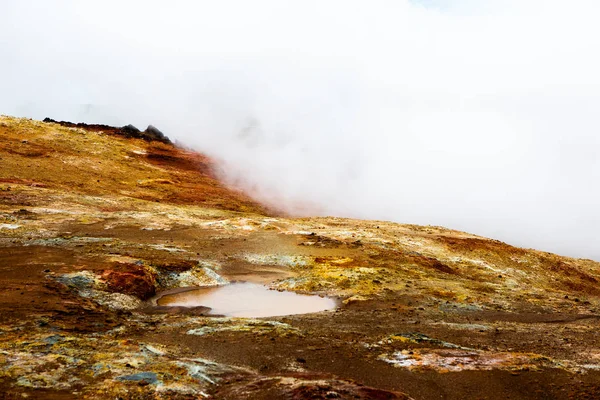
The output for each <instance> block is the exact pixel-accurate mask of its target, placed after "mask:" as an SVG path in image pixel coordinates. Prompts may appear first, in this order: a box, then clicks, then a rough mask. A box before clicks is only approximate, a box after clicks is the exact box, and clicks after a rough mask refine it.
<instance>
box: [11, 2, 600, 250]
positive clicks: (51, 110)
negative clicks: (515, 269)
mask: <svg viewBox="0 0 600 400" xmlns="http://www.w3.org/2000/svg"><path fill="white" fill-rule="evenodd" d="M0 16H1V18H2V23H1V24H0V113H3V114H12V115H19V116H30V117H33V118H38V119H41V118H44V117H46V116H49V117H51V118H54V119H66V120H73V121H85V122H99V123H107V124H116V125H124V124H127V123H133V124H135V125H138V127H140V128H142V129H143V128H144V127H145V126H146V125H147V124H154V125H156V126H158V127H159V128H160V129H162V130H163V131H164V132H165V133H166V134H168V135H169V136H170V137H171V138H175V139H177V140H179V141H181V142H182V143H184V144H186V145H189V146H193V147H195V148H196V149H198V150H201V151H204V152H207V153H209V154H211V155H212V156H215V157H217V158H219V159H220V160H222V161H223V163H224V169H223V173H224V175H225V178H226V179H228V180H230V181H231V182H235V183H237V184H239V185H240V186H243V187H245V188H246V189H248V190H251V191H252V192H253V193H254V194H255V195H257V196H259V197H261V198H263V199H266V200H267V201H272V202H275V203H277V204H278V205H280V206H281V205H283V206H285V207H287V208H288V209H289V210H291V211H298V212H300V211H302V212H307V213H311V214H315V213H318V214H326V215H340V216H350V217H360V218H368V219H389V220H394V221H398V222H410V223H419V224H434V225H443V226H447V227H450V228H455V229H460V230H465V231H469V232H473V233H477V234H481V235H484V236H490V237H494V238H497V239H500V240H503V241H506V242H508V243H511V244H515V245H519V246H524V247H535V248H539V249H542V250H548V251H553V252H558V253H561V254H565V255H572V256H576V257H587V258H594V259H597V260H600V245H599V244H598V243H599V237H600V235H599V234H598V232H599V230H600V210H599V207H598V205H599V204H600V185H599V184H598V182H599V181H600V157H599V155H598V154H599V150H600V120H599V119H600V113H599V108H600V52H599V51H598V50H599V49H600V24H598V21H599V20H600V2H597V1H587V0H570V1H558V0H539V1H537V0H519V1H517V0H504V1H502V0H489V1H483V0H480V1H475V0H463V1H460V0H456V1H452V0H446V1H443V0H421V1H416V0H415V1H407V0H394V1H392V0H387V1H384V0H381V1H376V0H374V1H352V0H346V1H342V0H332V1H311V0H304V1H276V0H253V1H242V0H238V1H235V0H223V1H218V2H217V1H183V0H182V1H173V2H169V3H167V2H164V1H133V0H131V1H112V0H109V1H92V0H89V1H85V2H82V1H75V0H72V1H66V0H65V1H60V0H57V1H53V2H47V1H34V0H29V1H27V0H23V1H16V0H3V1H0Z"/></svg>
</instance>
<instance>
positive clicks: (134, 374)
mask: <svg viewBox="0 0 600 400" xmlns="http://www.w3.org/2000/svg"><path fill="white" fill-rule="evenodd" d="M0 163H1V166H2V169H1V172H0V273H1V275H0V280H1V283H2V285H3V290H2V291H0V386H1V389H2V391H3V392H4V393H7V396H15V397H19V396H21V394H25V395H31V396H33V397H38V398H39V397H45V398H52V397H55V398H69V397H74V398H77V397H81V396H88V397H92V398H104V397H105V396H106V394H107V393H108V394H110V395H113V396H115V397H121V398H154V397H158V398H161V397H162V398H197V397H198V396H206V397H211V396H212V397H214V398H265V399H267V398H278V397H284V398H335V397H336V396H337V397H338V398H405V395H404V394H402V393H406V394H407V395H409V396H411V397H413V398H417V399H428V398H448V399H464V398H508V397H512V398H586V397H585V396H588V398H595V397H594V396H597V395H598V393H599V390H600V383H599V378H600V373H599V372H598V370H599V369H600V337H599V333H598V332H599V330H598V327H599V326H598V325H599V322H598V310H599V307H600V297H599V296H598V294H599V292H598V290H599V289H598V279H600V264H599V263H596V262H594V261H591V260H580V259H572V258H566V257H560V256H557V255H553V254H549V253H544V252H538V251H534V250H525V249H520V248H515V247H512V246H509V245H507V244H504V243H501V242H498V241H494V240H489V239H485V238H481V237H477V236H474V235H470V234H466V233H462V232H457V231H452V230H449V229H445V228H440V227H422V226H414V225H401V224H393V223H388V222H382V221H358V220H349V219H341V218H305V219H293V218H282V217H277V216H274V215H267V214H268V212H267V211H266V210H264V209H263V208H262V207H261V206H260V205H258V204H256V203H254V202H253V201H252V200H250V199H248V198H247V197H245V196H244V195H243V194H242V193H240V192H237V191H235V190H231V189H229V188H227V187H225V186H224V185H223V184H221V183H220V182H218V181H217V180H216V179H215V178H214V177H213V176H212V175H211V173H210V160H208V159H207V158H206V157H203V156H202V155H199V154H196V153H193V152H189V151H184V150H181V149H179V148H177V147H174V146H172V145H169V144H165V143H159V142H147V141H144V140H141V139H135V138H124V137H120V136H118V135H117V136H115V135H113V134H111V133H110V132H103V131H100V130H98V129H89V130H86V129H82V128H69V127H63V126H60V125H57V124H53V123H42V122H37V121H31V120H25V119H16V118H10V117H2V118H0ZM231 280H247V281H253V282H260V283H266V284H269V285H270V286H272V287H273V288H277V289H280V290H283V289H286V290H293V291H298V292H307V293H317V294H323V295H329V296H335V297H337V298H339V301H340V304H341V305H340V308H339V309H338V310H336V311H333V312H323V313H315V314H307V315H296V316H289V317H277V318H263V319H245V318H219V317H217V318H215V317H208V316H206V315H205V314H206V310H205V309H203V308H202V307H197V308H194V309H185V308H165V307H157V306H156V305H155V304H154V303H153V301H152V299H153V296H155V295H156V294H157V293H160V292H161V291H164V290H178V288H182V287H187V286H198V285H215V284H223V283H226V282H227V281H231ZM363 384H364V385H367V386H362V385H363Z"/></svg>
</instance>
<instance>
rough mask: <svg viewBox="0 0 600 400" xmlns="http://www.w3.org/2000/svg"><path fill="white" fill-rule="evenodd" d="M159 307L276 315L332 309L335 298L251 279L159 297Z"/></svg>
mask: <svg viewBox="0 0 600 400" xmlns="http://www.w3.org/2000/svg"><path fill="white" fill-rule="evenodd" d="M157 304H158V305H159V306H171V307H197V306H204V307H210V308H211V311H210V314H212V315H225V316H228V317H244V318H257V317H275V316H282V315H292V314H307V313H313V312H319V311H325V310H332V309H334V308H335V307H336V306H337V303H336V301H335V300H333V299H330V298H327V297H319V296H309V295H300V294H297V293H293V292H279V291H277V290H270V289H269V288H268V287H266V286H263V285H258V284H256V283H250V282H237V283H232V284H230V285H225V286H217V287H211V288H199V289H193V290H189V291H186V292H179V293H175V294H167V295H164V296H162V297H161V298H159V299H158V301H157Z"/></svg>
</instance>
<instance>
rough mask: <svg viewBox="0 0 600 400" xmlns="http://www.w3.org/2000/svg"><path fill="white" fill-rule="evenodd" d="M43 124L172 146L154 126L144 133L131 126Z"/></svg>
mask: <svg viewBox="0 0 600 400" xmlns="http://www.w3.org/2000/svg"><path fill="white" fill-rule="evenodd" d="M43 122H46V123H53V124H58V125H61V126H66V127H69V128H81V129H85V130H88V131H96V132H98V131H102V132H105V133H108V134H113V135H120V136H125V137H127V138H136V139H143V140H145V141H147V142H162V143H166V144H172V143H171V140H170V139H169V138H168V137H167V136H165V134H164V133H162V132H161V131H160V130H159V129H158V128H156V127H155V126H153V125H148V128H146V130H145V131H143V132H142V131H140V130H139V129H138V128H136V127H135V126H133V125H131V124H129V125H125V126H123V127H120V128H119V127H114V126H110V125H103V124H86V123H83V122H78V123H73V122H69V121H56V120H54V119H52V118H48V117H46V118H44V121H43Z"/></svg>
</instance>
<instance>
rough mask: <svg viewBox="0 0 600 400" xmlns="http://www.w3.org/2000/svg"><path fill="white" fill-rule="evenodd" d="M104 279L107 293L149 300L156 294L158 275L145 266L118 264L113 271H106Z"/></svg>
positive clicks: (103, 275)
mask: <svg viewBox="0 0 600 400" xmlns="http://www.w3.org/2000/svg"><path fill="white" fill-rule="evenodd" d="M102 279H103V280H104V281H105V282H106V288H107V291H109V292H112V293H123V294H127V295H131V296H135V297H137V298H139V299H140V300H147V299H149V298H150V297H152V296H154V294H156V275H155V274H153V273H151V272H150V271H149V270H148V269H146V268H144V267H143V265H136V264H123V263H118V264H116V265H115V266H114V267H113V269H109V270H106V271H104V273H103V274H102Z"/></svg>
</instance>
